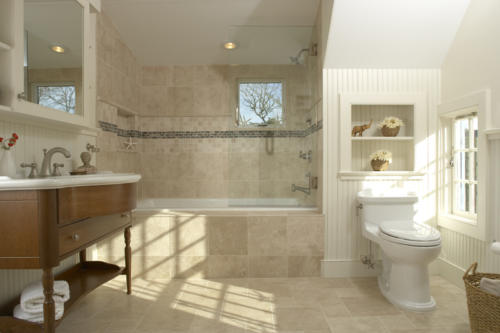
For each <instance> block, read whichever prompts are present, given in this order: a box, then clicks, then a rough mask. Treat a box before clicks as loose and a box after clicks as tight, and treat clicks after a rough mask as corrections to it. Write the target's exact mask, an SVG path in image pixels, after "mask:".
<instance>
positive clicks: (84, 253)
mask: <svg viewBox="0 0 500 333" xmlns="http://www.w3.org/2000/svg"><path fill="white" fill-rule="evenodd" d="M86 261H87V249H85V250H81V251H80V264H81V263H84V262H86Z"/></svg>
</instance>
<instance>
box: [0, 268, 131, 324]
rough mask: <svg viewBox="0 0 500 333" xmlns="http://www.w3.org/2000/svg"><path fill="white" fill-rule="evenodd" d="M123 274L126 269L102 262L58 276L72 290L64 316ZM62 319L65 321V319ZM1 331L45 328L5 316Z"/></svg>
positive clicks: (57, 322) (1, 319)
mask: <svg viewBox="0 0 500 333" xmlns="http://www.w3.org/2000/svg"><path fill="white" fill-rule="evenodd" d="M122 274H125V268H124V267H120V266H117V265H113V264H109V263H105V262H101V261H86V262H82V263H79V264H77V265H75V266H73V267H71V268H70V269H68V270H66V271H64V272H62V273H60V274H57V275H56V276H55V279H56V280H65V281H67V282H68V284H69V288H70V295H71V298H70V299H69V300H68V301H67V302H66V303H64V316H66V315H67V314H68V313H69V311H70V308H71V306H72V305H73V304H75V302H76V301H77V300H78V299H80V298H81V297H84V296H85V295H87V294H88V293H90V292H91V291H93V290H94V289H96V288H97V287H99V286H101V285H103V284H104V283H106V282H108V281H111V280H113V279H114V278H115V277H117V276H118V275H122ZM62 319H64V317H63V318H62ZM62 319H61V320H57V321H56V325H59V323H60V322H61V321H62ZM0 331H1V332H2V333H18V332H19V333H21V332H23V333H32V332H33V333H35V332H40V333H41V332H43V327H42V325H38V324H34V323H31V322H28V321H25V320H21V319H17V318H14V317H10V316H3V317H0Z"/></svg>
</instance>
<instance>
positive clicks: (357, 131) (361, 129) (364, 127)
mask: <svg viewBox="0 0 500 333" xmlns="http://www.w3.org/2000/svg"><path fill="white" fill-rule="evenodd" d="M372 123H373V119H372V120H370V123H369V124H365V125H361V126H354V127H353V128H352V132H351V135H352V136H356V135H358V134H359V136H363V132H364V131H366V130H367V129H369V128H370V127H371V126H372Z"/></svg>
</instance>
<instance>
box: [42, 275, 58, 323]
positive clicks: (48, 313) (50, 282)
mask: <svg viewBox="0 0 500 333" xmlns="http://www.w3.org/2000/svg"><path fill="white" fill-rule="evenodd" d="M42 284H43V294H44V295H45V301H44V303H43V326H44V328H43V331H44V332H45V333H55V331H56V306H55V303H54V298H53V297H52V296H53V295H54V274H53V273H52V268H44V269H43V278H42Z"/></svg>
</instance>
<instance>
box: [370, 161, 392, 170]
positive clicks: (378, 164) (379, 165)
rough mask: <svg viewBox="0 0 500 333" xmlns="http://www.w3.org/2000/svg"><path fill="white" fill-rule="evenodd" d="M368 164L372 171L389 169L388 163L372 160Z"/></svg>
mask: <svg viewBox="0 0 500 333" xmlns="http://www.w3.org/2000/svg"><path fill="white" fill-rule="evenodd" d="M370 164H371V166H372V169H373V171H386V170H387V169H389V161H383V160H372V161H371V163H370Z"/></svg>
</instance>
